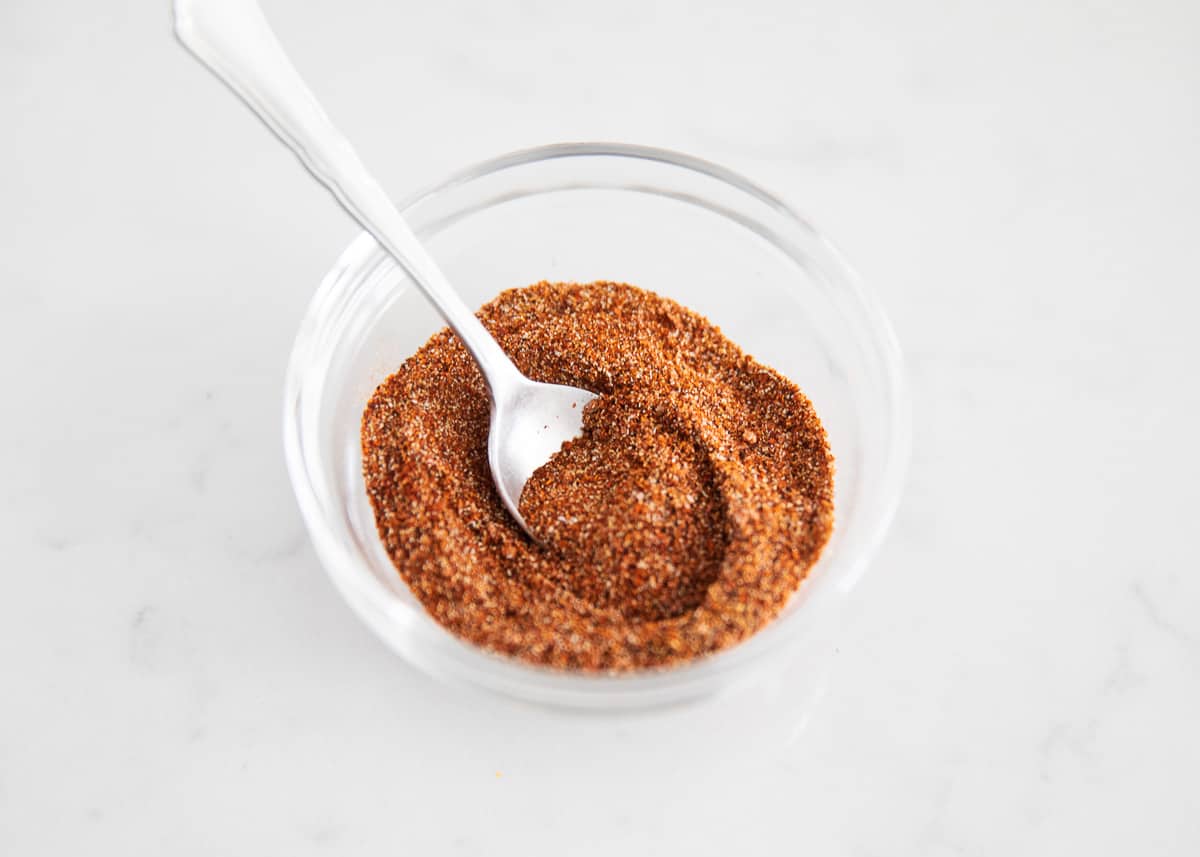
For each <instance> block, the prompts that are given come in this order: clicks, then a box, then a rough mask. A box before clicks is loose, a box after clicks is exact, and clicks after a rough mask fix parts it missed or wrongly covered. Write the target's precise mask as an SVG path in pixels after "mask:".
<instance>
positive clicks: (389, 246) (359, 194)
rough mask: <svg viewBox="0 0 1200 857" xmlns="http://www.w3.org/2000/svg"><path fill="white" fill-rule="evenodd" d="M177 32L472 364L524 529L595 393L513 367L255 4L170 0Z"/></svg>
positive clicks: (497, 461)
mask: <svg viewBox="0 0 1200 857" xmlns="http://www.w3.org/2000/svg"><path fill="white" fill-rule="evenodd" d="M175 34H176V36H177V37H178V38H179V41H180V42H182V43H183V45H184V47H186V48H187V49H188V50H189V51H191V52H192V53H193V54H194V55H195V56H196V58H197V59H199V60H200V62H202V63H203V64H204V65H206V66H208V68H209V69H211V70H212V71H213V72H214V73H215V74H216V75H217V77H219V78H220V79H221V80H223V81H224V82H225V83H226V84H228V85H229V88H230V89H232V90H233V91H234V92H235V93H236V94H237V95H238V96H240V97H241V99H242V100H243V101H245V102H246V104H248V105H249V106H250V109H251V110H253V111H254V112H255V113H256V114H257V115H258V117H259V118H260V119H262V121H263V122H265V123H266V124H267V127H269V128H270V129H271V130H272V131H274V132H275V134H276V135H277V136H278V137H279V139H280V140H282V141H283V142H284V143H285V144H286V145H287V146H288V148H290V149H291V150H292V151H293V152H295V153H296V155H297V156H298V157H299V158H300V161H301V163H303V164H304V166H305V167H307V168H308V171H309V172H310V173H312V174H313V176H314V177H315V178H316V179H317V181H319V182H321V183H322V184H323V185H325V186H326V187H327V188H329V190H330V191H332V192H333V196H334V198H335V199H337V201H338V202H339V203H341V205H342V208H344V209H345V210H346V211H347V212H348V213H349V214H350V216H351V217H353V218H354V219H355V220H357V221H358V222H359V223H360V224H362V226H363V228H364V229H366V230H367V231H368V232H370V233H371V234H372V235H373V236H375V240H376V241H378V242H379V244H380V245H381V246H382V247H383V248H384V249H385V250H387V252H388V253H390V254H391V255H392V257H393V258H394V259H395V260H396V261H397V262H398V263H399V264H400V267H401V268H403V269H404V270H405V271H406V272H407V273H408V275H409V276H410V277H412V279H413V281H414V282H416V284H417V285H418V286H420V287H421V291H423V292H424V293H425V296H426V297H427V298H429V300H430V301H431V302H432V303H433V305H434V306H435V307H437V309H438V312H440V313H441V314H442V317H443V318H445V319H446V322H447V323H448V324H449V325H450V327H451V328H452V329H453V330H454V332H455V333H456V334H457V335H458V338H459V339H460V340H462V343H463V345H465V346H466V347H467V350H468V351H469V352H470V353H471V356H472V357H474V358H475V362H476V363H477V364H479V370H480V371H481V372H482V373H483V377H484V379H485V380H486V382H487V387H488V393H489V395H490V397H491V405H492V407H491V411H492V416H491V425H490V428H489V430H488V462H489V463H490V464H491V468H492V479H493V481H494V482H495V483H496V490H497V491H498V492H499V494H500V499H501V500H502V501H503V502H504V506H505V508H507V509H508V511H509V512H510V513H511V514H512V516H513V517H514V518H516V519H517V522H518V523H519V524H520V525H521V528H522V529H523V530H525V531H526V532H529V528H528V527H527V526H526V525H525V520H524V519H523V518H522V517H521V512H520V509H519V508H518V506H517V504H518V502H519V501H520V499H521V490H522V489H523V488H524V487H525V482H526V481H527V480H528V479H529V477H530V476H532V475H533V472H534V471H535V470H537V469H538V468H539V467H541V466H542V465H543V464H545V463H546V461H547V460H548V459H549V458H550V456H552V455H553V454H554V453H556V452H558V450H559V449H560V448H561V447H562V444H563V442H564V441H567V440H570V439H571V438H573V437H575V436H576V435H578V434H579V432H580V430H581V427H582V423H583V407H584V405H586V404H587V403H588V402H589V401H591V400H592V399H594V398H595V397H596V396H595V394H594V393H589V392H588V391H587V390H581V389H578V388H576V387H566V386H562V385H559V384H542V383H539V382H537V381H533V380H531V379H529V378H527V377H525V376H524V375H522V374H521V372H520V370H519V369H517V367H516V366H514V365H513V362H512V361H511V360H510V359H509V358H508V355H507V354H505V353H504V351H503V350H502V349H501V348H500V346H499V345H498V344H497V343H496V340H494V339H493V338H492V337H491V334H489V333H488V332H487V330H486V329H485V328H484V326H483V325H482V324H480V323H479V319H477V318H476V317H475V315H474V313H472V312H471V310H470V308H468V307H467V305H466V304H465V303H463V300H462V298H460V297H459V296H458V294H457V293H456V292H455V291H454V289H453V287H452V286H451V285H450V283H449V281H448V280H447V279H446V276H445V274H443V273H442V271H441V269H440V268H438V265H437V263H436V262H435V261H434V260H433V258H432V257H430V255H429V253H428V252H427V251H426V250H425V248H424V247H423V246H421V242H420V241H419V240H418V239H417V236H416V235H414V234H413V231H412V229H410V228H409V226H408V224H407V223H406V222H405V221H404V218H403V217H402V216H401V214H400V212H399V211H397V210H396V207H395V205H393V204H392V201H391V200H390V199H389V198H388V196H387V194H386V193H384V191H383V189H382V188H381V187H380V186H379V184H378V182H376V181H375V179H374V178H372V177H371V175H370V173H368V172H367V169H366V167H365V166H364V165H363V163H362V161H360V160H359V158H358V155H356V154H355V152H354V149H353V148H352V147H351V146H350V142H349V141H348V140H347V139H346V138H345V137H344V136H343V135H342V134H341V132H340V131H338V130H337V128H335V127H334V125H333V123H332V122H330V121H329V117H327V116H326V115H325V111H324V110H322V109H321V106H320V105H319V104H318V103H317V99H316V97H315V96H314V95H313V94H312V92H310V91H309V89H308V87H307V86H306V85H305V84H304V81H303V80H302V79H301V78H300V75H299V74H298V73H297V72H296V69H295V67H294V66H293V65H292V63H291V60H289V59H288V57H287V54H285V53H284V52H283V48H282V47H281V46H280V44H279V42H278V40H277V39H276V38H275V34H274V33H272V32H271V28H270V26H268V24H267V21H266V18H264V17H263V14H262V10H261V9H259V7H258V4H257V3H255V2H254V0H175Z"/></svg>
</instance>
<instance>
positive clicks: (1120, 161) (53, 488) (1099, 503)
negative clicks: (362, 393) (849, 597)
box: [0, 0, 1200, 857]
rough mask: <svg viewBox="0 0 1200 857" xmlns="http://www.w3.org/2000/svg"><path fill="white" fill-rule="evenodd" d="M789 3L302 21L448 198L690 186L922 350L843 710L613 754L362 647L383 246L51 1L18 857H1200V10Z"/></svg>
mask: <svg viewBox="0 0 1200 857" xmlns="http://www.w3.org/2000/svg"><path fill="white" fill-rule="evenodd" d="M739 5H741V6H742V7H743V11H737V12H735V11H734V6H733V4H698V3H690V4H682V3H680V4H643V3H633V2H606V3H574V2H570V3H562V2H540V3H535V2H526V3H519V4H483V3H478V4H473V5H463V4H459V3H449V4H442V3H415V2H410V0H406V2H399V3H394V2H381V0H374V2H372V0H347V2H341V3H335V2H333V0H320V2H312V3H307V4H287V3H284V2H282V0H274V2H270V3H268V5H267V8H268V12H269V13H271V14H272V15H273V17H274V20H275V21H276V23H277V27H278V29H279V31H280V33H281V35H282V37H283V38H284V39H285V41H286V42H287V43H288V44H289V45H291V46H292V47H293V50H294V53H295V55H296V57H297V61H298V63H299V64H300V65H301V67H302V68H303V69H304V70H305V71H306V72H307V74H308V77H309V78H310V79H311V81H312V82H313V84H314V87H315V88H316V89H317V90H318V92H319V94H320V95H321V97H322V98H323V99H325V100H326V101H327V103H328V105H329V106H330V108H331V111H332V112H333V113H334V115H335V116H336V117H337V119H338V120H339V121H341V122H342V123H343V124H344V125H345V127H346V128H347V130H348V131H349V132H350V134H351V136H352V137H353V138H354V139H356V140H358V141H360V146H361V148H362V150H363V151H364V154H365V156H366V158H367V160H368V161H369V162H370V163H372V164H373V165H374V166H375V167H377V168H378V170H379V171H380V172H381V173H382V175H383V177H384V179H385V180H386V182H387V183H388V185H389V186H390V187H392V188H394V189H396V191H397V192H398V193H402V192H404V191H405V190H408V189H411V188H414V187H416V186H419V185H423V184H425V183H427V182H428V181H430V180H431V179H433V178H436V177H438V176H440V175H442V174H443V173H445V172H447V171H448V170H450V169H453V168H456V167H458V166H460V165H462V164H464V163H468V162H471V161H474V160H477V159H481V158H483V157H487V156H490V155H492V154H495V153H498V152H501V151H504V150H508V149H512V148H516V147H521V146H526V145H532V144H538V143H543V142H549V141H554V140H564V139H586V138H602V139H623V140H630V141H636V142H643V143H648V144H655V145H663V146H668V147H672V148H678V149H683V150H686V151H690V152H693V153H696V154H699V155H702V156H705V157H708V158H711V159H713V160H717V161H720V162H723V163H726V164H728V165H730V166H732V167H733V168H735V169H737V170H739V171H742V172H744V173H746V174H748V175H750V176H752V177H754V178H756V179H758V180H759V181H761V182H762V183H764V184H766V185H768V186H770V187H772V188H774V189H776V190H777V191H778V192H779V193H781V194H782V195H784V196H785V197H787V198H788V199H790V200H791V201H792V202H794V203H795V204H796V205H797V206H798V207H800V208H801V209H802V210H803V211H805V212H806V213H807V214H809V215H810V216H811V217H812V219H813V220H815V221H816V222H817V223H819V224H820V225H821V226H822V227H823V228H824V229H825V230H826V231H827V232H828V233H829V234H831V235H832V236H833V237H834V238H835V239H836V240H837V241H838V242H839V243H840V244H841V245H842V247H843V249H844V250H845V252H846V253H847V255H848V256H849V257H850V258H851V259H852V261H854V262H855V264H856V265H857V266H858V267H859V269H860V270H861V271H862V273H863V275H864V276H865V278H866V279H867V280H868V281H869V282H870V283H871V284H872V285H873V286H874V288H875V289H877V290H878V292H879V293H880V294H881V296H882V298H883V300H884V303H885V304H886V305H887V306H888V308H889V310H890V312H891V314H892V316H893V319H894V321H895V323H896V327H897V330H898V332H899V335H900V337H901V340H902V342H903V344H904V346H905V348H906V351H907V352H908V355H909V357H910V360H911V367H910V368H911V375H912V380H913V385H914V390H915V405H916V418H915V428H916V445H915V451H914V460H913V468H912V475H911V480H910V485H909V488H908V493H907V496H906V499H905V502H904V505H903V508H902V510H901V512H900V515H899V518H898V520H897V523H896V526H895V528H894V530H893V532H892V534H891V537H890V538H889V540H888V542H887V544H886V546H885V548H884V550H883V553H882V555H881V558H880V559H879V561H878V562H877V563H876V564H875V566H874V568H873V570H872V572H871V573H870V574H869V575H868V576H867V578H866V579H865V581H864V583H863V584H862V585H861V587H860V588H859V589H858V590H857V591H856V593H855V596H854V610H853V615H852V616H851V617H850V619H849V621H848V622H847V624H846V627H845V630H844V634H843V637H842V640H841V643H840V646H839V650H838V652H837V655H836V659H835V664H834V670H833V675H832V678H831V681H830V684H829V687H828V691H827V693H826V695H825V697H824V699H823V701H821V703H820V704H819V705H818V706H816V707H815V708H812V709H806V710H803V711H802V710H800V707H799V705H798V703H797V701H796V700H794V699H792V698H790V696H789V693H788V688H787V687H774V688H771V687H760V688H755V689H752V690H749V691H746V692H745V693H742V694H740V695H737V696H734V697H730V698H726V699H722V700H719V701H717V702H715V703H713V704H711V705H708V706H706V707H703V708H698V709H690V710H686V711H683V712H674V713H668V714H660V715H655V716H650V717H644V716H643V717H635V718H622V719H597V718H579V717H565V716H563V715H560V714H553V713H547V712H544V711H539V710H535V709H530V708H526V707H523V706H519V705H516V704H510V703H505V702H501V701H497V700H495V699H491V698H487V697H482V696H477V695H473V694H471V693H467V692H463V691H457V690H451V689H448V688H446V687H443V686H441V685H439V684H437V683H435V682H433V681H431V680H429V679H427V678H425V677H424V676H422V675H420V674H418V673H416V672H415V671H413V670H412V669H410V668H408V667H407V666H405V665H404V664H403V663H401V662H400V661H399V660H398V659H397V658H396V657H394V656H393V655H391V654H390V653H389V652H387V651H386V650H384V648H383V647H382V646H381V645H380V644H379V643H377V642H376V641H375V639H374V638H373V637H371V636H370V635H369V634H368V632H367V631H365V630H364V629H363V628H362V627H360V626H359V624H358V623H357V621H356V620H355V619H354V617H353V616H352V615H351V613H350V612H349V610H347V609H346V608H345V607H344V606H343V605H342V604H341V602H340V601H339V600H338V599H337V597H336V596H335V594H334V592H333V591H332V589H331V587H330V585H329V584H328V582H327V581H326V579H325V576H324V574H323V572H322V570H321V569H320V568H319V567H318V565H317V562H316V560H315V558H314V556H313V553H312V551H311V549H310V547H309V544H308V542H307V539H306V537H305V534H304V532H303V531H302V528H301V523H300V520H299V516H298V514H297V512H296V509H295V505H294V503H293V500H292V496H291V492H290V488H289V485H288V483H287V478H286V474H285V472H284V467H283V461H282V454H281V450H280V439H279V433H280V432H279V402H280V395H281V390H280V386H281V379H282V374H283V369H284V364H285V359H286V356H287V351H288V347H289V344H290V341H291V338H292V336H293V333H294V329H295V327H296V324H297V322H298V320H299V318H300V316H301V313H302V312H303V309H304V306H305V304H306V302H307V300H308V297H309V295H310V293H311V291H312V289H313V288H314V285H315V283H316V282H317V280H318V278H319V277H320V276H321V275H322V274H323V273H324V271H325V270H326V268H327V267H328V266H329V264H330V263H331V261H332V260H333V258H334V257H335V256H336V254H337V253H338V252H339V251H340V249H341V248H342V246H343V245H344V244H345V243H346V242H347V240H348V239H349V238H350V236H351V235H352V234H353V232H354V229H353V228H352V227H351V226H350V225H349V224H348V222H347V221H346V220H345V219H344V218H343V217H342V216H341V215H340V214H339V213H338V212H337V211H335V210H334V209H333V207H332V206H330V205H329V204H328V202H327V200H326V198H325V196H324V194H323V193H322V192H321V191H319V190H317V189H316V188H315V186H313V185H312V184H311V183H309V182H307V181H305V180H304V178H303V177H302V175H301V174H300V172H299V168H298V167H297V165H296V164H295V163H294V162H293V160H292V158H291V157H290V156H289V155H287V154H285V153H284V152H283V150H282V149H281V148H280V147H279V146H277V145H276V144H275V143H274V142H272V141H271V140H270V139H269V138H268V136H267V135H266V134H265V133H264V132H263V131H262V130H261V129H260V128H259V127H257V126H256V125H255V124H254V123H253V122H252V121H251V120H250V119H249V118H248V116H247V115H246V114H245V113H244V111H243V110H242V108H241V107H239V106H238V105H237V104H235V103H234V102H233V100H232V99H231V98H230V97H229V96H228V95H227V94H226V93H224V92H223V91H221V90H220V89H219V88H218V86H217V85H216V84H215V83H214V82H213V81H212V80H210V79H209V78H208V77H207V76H206V75H205V74H204V73H203V72H202V71H201V70H200V69H199V68H198V67H197V66H195V65H194V64H193V63H192V62H191V61H190V60H188V59H187V58H186V57H185V56H184V54H183V53H182V52H181V51H180V50H179V49H177V48H176V47H175V46H174V45H173V44H172V42H171V41H170V39H169V37H168V23H167V15H166V10H165V8H164V7H165V4H161V3H146V2H128V1H127V0H114V2H106V3H103V4H101V3H85V2H82V0H65V2H58V3H40V2H35V0H5V2H4V3H3V5H2V6H0V107H2V109H3V117H4V118H3V124H2V129H3V130H2V132H0V165H2V166H0V273H2V274H3V281H4V282H3V287H2V289H0V380H2V389H3V391H4V402H5V404H4V408H3V414H4V418H3V421H2V422H0V441H2V442H0V513H2V515H3V525H2V526H0V557H2V558H3V562H2V574H0V634H2V637H0V643H2V645H0V854H5V855H14V857H16V855H22V857H23V855H49V854H53V855H62V854H114V855H117V854H120V855H128V854H172V855H209V854H245V853H266V854H292V855H303V854H344V855H371V854H395V853H411V854H443V853H445V854H488V855H499V854H520V855H529V854H555V855H557V854H572V855H590V854H610V853H628V854H688V855H709V854H712V855H718V854H719V855H727V854H763V853H768V852H770V853H811V854H845V855H856V857H871V855H887V857H902V855H913V857H936V856H937V855H1012V854H1047V855H1061V854H1092V855H1100V854H1103V855H1125V854H1157V855H1193V854H1196V853H1200V786H1198V785H1197V775H1196V771H1197V769H1198V767H1200V737H1198V730H1197V724H1198V723H1200V562H1198V561H1197V550H1196V547H1195V544H1194V538H1195V532H1196V526H1195V524H1194V522H1193V518H1194V516H1195V515H1196V513H1197V512H1198V511H1200V489H1198V487H1197V486H1198V485H1200V465H1198V456H1197V451H1196V449H1197V438H1198V437H1200V384H1198V383H1197V381H1196V377H1195V372H1196V369H1197V367H1198V366H1200V344H1198V339H1197V336H1196V334H1195V329H1196V323H1197V322H1196V318H1197V313H1198V311H1200V298H1198V294H1200V288H1198V287H1200V256H1198V255H1197V237H1196V236H1197V235H1198V234H1200V207H1198V204H1197V200H1198V199H1200V54H1198V53H1197V47H1196V46H1197V40H1198V38H1200V7H1198V6H1197V5H1196V4H1195V3H1194V2H1187V1H1186V0H1180V2H1163V0H1148V2H1143V3H1137V4H1135V3H1132V2H1129V3H1117V4H1114V3H1111V2H1091V0H1082V2H1081V0H1070V2H1067V0H1054V2H1046V0H1042V2H1020V3H1003V4H1000V3H990V2H967V3H959V4H941V3H932V2H927V0H916V2H906V3H903V4H894V3H886V2H879V0H875V2H857V1H856V0H852V2H846V0H822V2H817V3H783V2H780V3H775V4H761V3H748V4H739ZM1114 7H1116V8H1114ZM380 94H386V95H387V96H388V98H389V102H388V104H387V106H386V108H381V107H380V106H379V105H378V103H377V100H376V99H377V98H378V96H379V95H380Z"/></svg>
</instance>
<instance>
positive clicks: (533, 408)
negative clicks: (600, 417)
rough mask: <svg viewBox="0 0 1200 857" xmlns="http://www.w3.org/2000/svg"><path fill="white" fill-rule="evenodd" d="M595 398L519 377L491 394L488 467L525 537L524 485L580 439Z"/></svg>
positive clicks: (554, 385)
mask: <svg viewBox="0 0 1200 857" xmlns="http://www.w3.org/2000/svg"><path fill="white" fill-rule="evenodd" d="M595 398H596V394H595V393H589V392H588V391H587V390H581V389H579V388H578V387H567V386H564V385H562V384H543V383H540V382H538V381H531V380H529V379H528V378H524V377H522V379H521V380H520V381H518V382H517V383H515V384H512V385H511V386H510V387H508V388H506V389H505V390H504V391H503V394H502V395H497V394H495V393H493V394H492V419H491V426H490V428H489V431H488V463H489V464H490V465H491V468H492V479H493V480H494V481H495V483H496V490H497V491H498V492H499V494H500V500H501V502H503V503H504V508H506V509H508V511H509V514H511V515H512V516H513V517H514V518H516V519H517V523H519V524H520V525H521V529H523V530H525V532H527V533H528V532H530V530H529V527H528V526H527V525H526V524H525V519H524V518H523V517H522V516H521V510H520V501H521V491H522V490H524V488H525V483H526V482H528V481H529V477H530V476H532V475H533V473H534V471H535V470H537V469H538V468H539V467H541V466H542V465H543V464H545V463H546V462H547V461H548V460H549V459H550V456H552V455H554V453H556V452H558V451H559V450H560V449H561V448H562V445H563V444H564V443H565V442H566V441H568V440H571V439H572V438H574V437H576V436H578V435H579V433H580V431H581V430H582V428H583V410H584V408H585V407H586V406H587V403H588V402H590V401H592V399H595ZM530 534H531V535H532V533H530Z"/></svg>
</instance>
